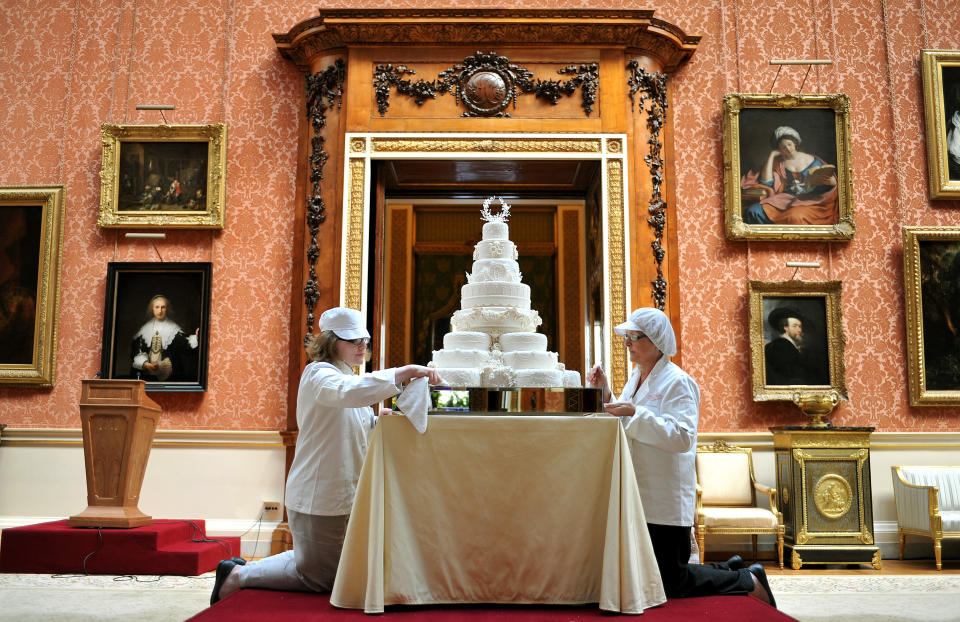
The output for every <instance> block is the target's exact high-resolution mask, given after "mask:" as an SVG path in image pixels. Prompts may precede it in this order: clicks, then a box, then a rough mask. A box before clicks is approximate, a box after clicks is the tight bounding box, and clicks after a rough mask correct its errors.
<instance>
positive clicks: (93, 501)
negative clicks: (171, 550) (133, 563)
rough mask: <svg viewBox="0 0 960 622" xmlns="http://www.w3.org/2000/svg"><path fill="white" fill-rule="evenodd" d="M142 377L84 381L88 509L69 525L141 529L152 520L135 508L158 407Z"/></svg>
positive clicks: (82, 406) (82, 410)
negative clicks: (148, 392)
mask: <svg viewBox="0 0 960 622" xmlns="http://www.w3.org/2000/svg"><path fill="white" fill-rule="evenodd" d="M145 386H146V383H144V382H143V381H142V380H100V379H95V380H84V381H83V388H82V390H81V392H80V420H81V421H82V424H83V459H84V462H85V464H86V467H87V509H86V510H84V511H83V512H81V513H79V514H77V515H76V516H71V517H70V519H69V520H68V521H67V525H69V526H71V527H127V528H128V527H142V526H143V525H150V524H152V523H153V519H152V518H150V517H149V516H147V515H146V514H144V513H143V512H141V511H140V510H139V509H138V508H137V502H138V501H139V500H140V487H141V486H142V485H143V475H144V473H145V472H146V469H147V459H148V458H149V457H150V445H151V443H152V442H153V433H154V431H155V430H156V429H157V421H159V419H160V413H161V412H162V409H161V408H160V405H159V404H157V403H156V402H154V401H153V400H151V399H150V398H149V397H147V393H146V390H145Z"/></svg>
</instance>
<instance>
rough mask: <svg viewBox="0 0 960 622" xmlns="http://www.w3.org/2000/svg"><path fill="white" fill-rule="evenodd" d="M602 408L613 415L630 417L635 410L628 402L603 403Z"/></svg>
mask: <svg viewBox="0 0 960 622" xmlns="http://www.w3.org/2000/svg"><path fill="white" fill-rule="evenodd" d="M603 409H604V410H605V411H607V412H608V413H610V414H611V415H614V416H615V417H632V416H633V414H634V413H635V412H637V409H636V407H634V405H633V404H631V403H630V402H611V403H609V404H604V406H603Z"/></svg>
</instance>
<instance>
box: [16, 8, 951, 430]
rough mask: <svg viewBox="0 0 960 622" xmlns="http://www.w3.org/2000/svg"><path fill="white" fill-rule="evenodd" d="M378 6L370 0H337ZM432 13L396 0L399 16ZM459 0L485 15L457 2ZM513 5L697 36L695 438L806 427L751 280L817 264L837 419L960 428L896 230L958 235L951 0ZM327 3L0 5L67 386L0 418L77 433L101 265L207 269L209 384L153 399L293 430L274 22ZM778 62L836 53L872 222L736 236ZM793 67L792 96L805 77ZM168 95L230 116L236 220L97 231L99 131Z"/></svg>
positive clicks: (19, 403) (683, 224)
mask: <svg viewBox="0 0 960 622" xmlns="http://www.w3.org/2000/svg"><path fill="white" fill-rule="evenodd" d="M323 6H324V7H329V8H376V7H378V6H381V4H379V3H375V2H370V1H369V0H366V1H364V0H355V1H353V2H349V3H347V2H329V3H324V4H323ZM421 6H422V7H427V6H435V5H434V4H431V3H426V2H410V1H403V0H399V1H397V2H394V3H393V4H392V5H391V7H392V8H414V7H421ZM445 6H447V7H453V8H455V7H488V6H490V5H489V4H487V3H476V2H473V3H470V2H448V3H445ZM497 6H503V7H511V6H516V7H536V6H542V7H567V8H585V7H587V8H588V7H595V8H617V9H636V8H653V9H656V15H657V17H659V18H660V19H664V20H666V21H668V22H672V23H674V24H676V25H678V26H679V27H680V28H682V29H683V30H684V31H685V32H687V33H688V34H698V35H702V36H703V39H702V41H701V43H700V46H699V48H698V50H697V52H696V53H695V54H694V56H693V58H692V60H691V62H690V63H688V64H687V65H686V66H684V67H682V68H681V69H680V70H679V71H678V72H677V73H676V74H675V75H674V76H672V79H671V84H672V93H671V101H670V105H671V114H672V119H671V120H672V123H673V128H674V136H675V143H674V147H675V153H676V158H677V182H676V183H677V185H676V188H677V200H676V205H673V206H671V208H672V209H675V210H677V214H678V217H677V223H678V232H677V233H678V237H679V240H680V248H679V250H680V256H679V266H680V275H679V278H680V280H681V284H680V288H679V291H680V292H682V294H681V295H682V300H681V308H682V326H681V330H682V332H683V343H684V356H683V362H684V366H685V367H686V368H687V369H688V371H690V372H691V374H692V375H693V376H694V377H695V378H697V380H698V381H699V382H700V385H701V388H702V391H703V405H702V411H701V431H709V432H722V431H735V430H738V431H761V430H765V429H766V427H767V426H770V425H780V424H789V423H800V417H801V416H800V415H799V413H798V412H797V411H796V409H795V408H794V407H793V406H792V405H785V404H754V403H753V402H752V400H751V397H750V383H749V351H748V344H747V337H746V322H747V297H746V282H747V281H748V280H750V279H771V280H784V279H787V278H789V277H790V276H791V274H792V269H788V268H786V267H784V263H783V262H784V261H786V260H811V261H820V262H821V265H822V268H821V269H819V270H810V271H805V273H804V276H805V278H808V279H818V280H820V279H822V280H827V279H840V280H842V281H843V283H844V286H843V287H844V295H843V314H844V330H845V334H846V339H847V346H846V372H847V385H848V388H849V392H850V396H851V400H850V402H849V403H848V404H845V405H843V406H841V407H840V408H839V410H838V411H837V412H836V413H835V414H834V415H833V417H832V421H833V422H834V423H835V424H837V425H867V424H871V425H876V426H877V427H878V429H879V430H881V431H938V430H940V431H944V430H949V429H956V427H957V424H958V423H960V409H956V408H923V409H919V408H910V407H909V405H908V401H907V388H906V386H907V385H906V340H905V334H904V331H905V326H904V322H905V320H904V304H903V274H902V267H901V265H902V264H901V261H902V260H901V242H900V228H901V226H903V225H951V224H953V225H955V224H960V204H958V202H956V201H954V202H951V201H937V202H932V201H930V200H929V199H928V198H927V191H926V162H925V145H924V138H923V129H922V128H923V109H922V95H921V89H920V67H919V51H920V49H923V48H943V49H951V48H954V49H955V48H956V33H957V32H960V11H957V10H956V6H955V2H954V1H953V0H874V1H871V0H857V1H855V2H836V1H834V0H810V1H808V2H801V3H800V4H796V3H795V4H793V5H791V6H792V8H791V9H790V10H784V9H783V7H782V6H781V5H778V4H770V3H769V2H766V1H763V0H733V1H723V0H684V1H682V2H681V1H679V0H666V1H664V2H659V3H656V5H655V6H654V5H643V6H637V5H635V3H626V2H620V1H615V0H607V1H601V0H592V1H584V2H577V1H571V0H549V1H548V0H527V1H525V2H509V3H507V2H504V3H498V4H497ZM316 11H317V4H316V3H315V2H296V1H294V2H290V1H284V2H279V1H270V0H251V1H249V2H239V3H238V2H229V1H225V2H202V3H197V2H177V1H174V2H170V1H168V0H138V1H137V2H131V1H129V0H121V1H120V2H117V1H112V2H105V1H102V0H101V1H98V0H79V1H76V0H71V1H67V0H47V1H45V2H42V3H36V2H24V1H22V0H21V1H13V2H6V3H5V4H4V10H3V11H2V12H0V43H2V49H3V50H4V51H5V54H4V55H3V57H2V58H0V185H18V184H19V185H37V184H60V183H62V184H65V185H66V187H67V199H66V214H67V217H66V219H65V227H64V235H63V238H64V243H63V269H62V277H61V300H60V320H59V321H60V324H59V347H58V360H57V382H56V386H55V388H53V389H52V390H37V389H19V388H8V387H6V388H0V422H3V423H6V424H8V425H11V426H14V427H78V426H79V417H78V414H79V413H78V411H77V406H76V402H77V398H78V396H79V391H80V380H81V379H82V378H91V377H93V375H94V374H95V373H96V371H97V370H98V369H99V360H100V342H101V327H102V322H103V304H104V291H103V288H104V286H105V283H104V280H105V279H104V276H105V273H106V264H107V262H109V261H155V260H157V259H158V257H157V254H158V253H159V255H160V256H161V257H162V259H163V260H165V261H212V262H213V266H214V268H213V270H214V274H213V283H214V288H213V296H212V317H215V318H217V321H216V322H213V323H212V326H211V341H210V351H211V356H210V368H209V390H208V391H207V392H206V393H204V394H192V395H191V394H161V395H158V394H153V396H154V399H156V400H157V401H158V402H160V403H161V405H162V406H163V407H164V420H163V421H162V423H161V427H163V428H167V429H234V430H236V429H250V430H253V429H282V428H284V427H285V421H286V404H287V396H286V378H287V365H288V362H287V347H288V345H287V344H288V340H289V317H288V314H289V300H290V288H291V279H292V275H291V270H292V268H291V265H290V264H291V261H290V257H291V252H292V249H291V246H290V244H291V242H290V240H291V239H292V236H293V211H294V186H295V174H296V156H297V153H296V150H297V133H298V124H299V123H301V122H302V119H303V116H304V115H303V112H302V99H303V94H302V89H303V86H302V77H301V75H300V74H299V73H298V72H297V70H296V69H295V68H294V67H293V66H292V64H290V63H289V62H288V61H285V60H284V59H282V58H281V57H280V55H279V54H278V53H277V51H276V46H275V44H274V42H273V39H272V38H271V34H272V33H280V32H287V31H288V30H289V29H290V28H291V27H292V26H294V25H295V24H297V23H299V22H300V21H302V20H304V19H306V18H308V17H312V16H314V15H315V14H316ZM773 58H830V59H832V60H833V61H834V64H833V65H832V66H830V67H821V68H819V69H814V70H813V71H812V72H811V73H810V75H809V77H808V78H807V81H806V84H805V86H804V92H818V91H819V92H843V93H846V94H847V95H849V96H850V99H851V102H852V106H851V108H852V118H851V126H852V152H853V158H852V164H853V184H854V201H855V210H856V222H857V234H856V237H855V239H854V240H853V241H852V242H849V243H826V242H817V243H813V242H807V243H802V244H789V243H788V244H783V243H776V244H775V243H769V242H764V243H760V242H750V243H746V242H738V243H732V242H727V241H726V239H725V237H724V227H723V195H722V188H723V170H722V168H723V167H722V150H721V143H722V136H721V113H720V101H721V98H722V97H723V95H724V94H725V93H729V92H756V91H766V90H768V89H769V88H770V85H771V83H772V81H773V78H774V75H775V73H776V72H775V69H774V68H772V67H770V66H769V65H768V64H767V63H768V61H769V60H770V59H773ZM803 72H804V69H802V68H796V67H795V68H786V69H784V71H782V72H781V74H780V76H779V77H778V78H777V82H776V90H777V91H781V92H791V91H796V90H798V89H799V88H800V83H801V81H802V78H803ZM143 103H174V104H175V105H176V110H175V111H173V112H168V113H166V115H167V120H168V121H169V122H171V123H214V122H224V123H227V124H228V127H229V130H228V132H229V136H228V151H227V171H226V173H227V175H226V179H227V186H226V203H225V205H226V220H227V224H226V228H225V229H224V230H223V231H219V232H213V233H211V232H200V231H179V232H178V231H174V232H171V233H169V234H168V237H167V239H166V240H163V241H160V242H158V243H157V251H154V248H153V246H152V245H151V244H150V242H149V241H146V242H145V241H130V240H126V239H125V238H123V237H122V234H119V233H116V232H114V231H109V230H101V229H100V228H99V227H98V226H97V224H96V221H97V211H98V207H99V192H100V184H99V178H98V172H99V168H100V141H99V137H100V129H99V126H100V123H103V122H110V123H158V122H160V121H161V119H160V118H159V113H157V112H141V111H137V110H135V106H136V105H137V104H143Z"/></svg>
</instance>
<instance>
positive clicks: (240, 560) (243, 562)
mask: <svg viewBox="0 0 960 622" xmlns="http://www.w3.org/2000/svg"><path fill="white" fill-rule="evenodd" d="M730 559H733V558H732V557H731V558H730ZM738 559H739V557H738ZM230 561H232V562H233V563H235V564H236V565H238V566H246V565H247V560H245V559H244V558H242V557H231V558H230ZM740 567H741V568H742V567H743V564H740Z"/></svg>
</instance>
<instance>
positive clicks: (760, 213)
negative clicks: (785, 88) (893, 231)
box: [723, 93, 856, 240]
mask: <svg viewBox="0 0 960 622" xmlns="http://www.w3.org/2000/svg"><path fill="white" fill-rule="evenodd" d="M723 153H724V156H723V164H724V169H725V172H724V178H723V189H724V210H725V213H726V218H725V221H726V232H727V238H729V239H731V240H849V239H851V238H852V237H853V234H854V231H855V230H856V227H855V226H854V221H853V192H852V186H851V182H850V100H849V98H848V97H847V96H846V95H842V94H833V95H776V94H767V95H760V94H747V93H733V94H729V95H727V96H725V97H724V98H723Z"/></svg>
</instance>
